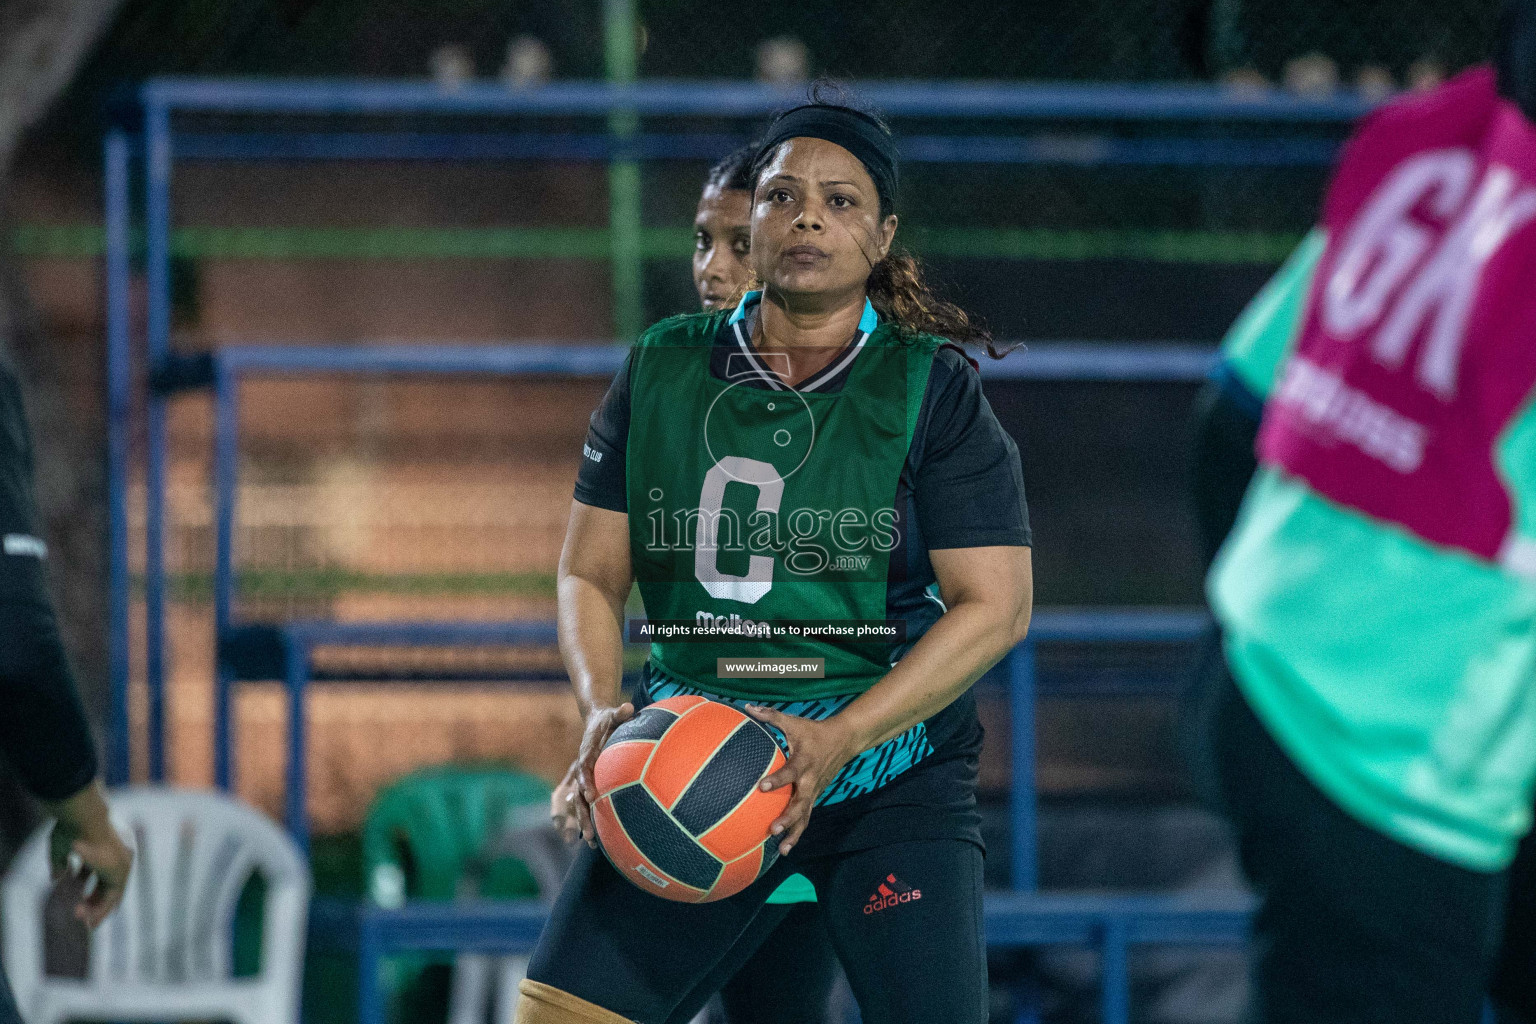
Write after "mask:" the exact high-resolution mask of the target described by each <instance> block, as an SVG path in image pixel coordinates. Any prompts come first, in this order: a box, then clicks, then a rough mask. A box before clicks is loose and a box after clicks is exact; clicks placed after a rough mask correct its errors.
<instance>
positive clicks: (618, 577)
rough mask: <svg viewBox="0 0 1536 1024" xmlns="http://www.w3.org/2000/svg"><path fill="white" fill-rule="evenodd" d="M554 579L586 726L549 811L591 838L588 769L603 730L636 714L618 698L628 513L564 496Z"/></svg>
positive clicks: (566, 827) (563, 642) (564, 647)
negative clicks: (566, 518)
mask: <svg viewBox="0 0 1536 1024" xmlns="http://www.w3.org/2000/svg"><path fill="white" fill-rule="evenodd" d="M556 580H557V583H556V586H557V593H558V611H557V620H558V627H559V636H560V654H561V657H562V658H563V659H564V661H565V667H566V671H567V672H569V674H570V677H571V685H572V687H573V688H574V689H575V690H576V703H577V705H578V706H579V707H580V708H581V715H582V718H583V719H584V720H585V727H584V730H583V733H582V738H581V751H580V753H579V754H578V755H577V757H576V761H575V763H574V764H572V765H571V769H570V771H569V772H567V773H566V778H565V781H564V782H562V783H561V784H560V786H559V788H558V789H557V790H556V792H555V798H554V803H553V806H552V807H551V816H552V817H553V818H554V819H555V822H556V824H557V826H558V827H560V828H561V829H562V830H563V831H565V832H566V833H567V834H568V835H569V834H570V833H571V832H573V831H579V832H580V833H581V836H582V838H583V839H585V840H587V842H588V843H589V844H595V843H596V838H595V833H594V831H593V828H592V818H591V805H592V804H593V803H594V802H595V801H596V800H597V788H596V785H595V784H594V782H593V779H592V769H593V766H594V765H595V764H596V763H597V755H598V754H600V753H602V749H603V744H604V743H606V742H607V740H608V736H609V734H610V733H612V732H613V730H614V729H615V728H616V727H617V726H618V725H619V724H620V723H622V722H624V721H625V720H626V719H628V718H629V717H630V716H631V715H633V714H634V713H635V709H634V707H633V706H632V705H630V704H628V703H624V702H622V700H621V698H622V692H621V685H622V683H623V678H624V602H625V601H626V600H627V599H628V597H629V588H630V585H631V583H632V582H633V576H632V573H631V567H630V561H629V516H628V515H627V514H625V513H623V512H613V511H610V510H608V509H603V508H596V507H594V506H592V505H583V504H582V503H581V502H579V501H573V502H571V518H570V522H569V524H568V525H567V526H566V531H565V546H564V547H563V548H562V549H561V551H560V568H559V570H558V572H557V575H556ZM562 804H563V806H562ZM573 817H574V820H572V818H573Z"/></svg>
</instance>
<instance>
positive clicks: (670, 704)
mask: <svg viewBox="0 0 1536 1024" xmlns="http://www.w3.org/2000/svg"><path fill="white" fill-rule="evenodd" d="M708 703H710V700H709V698H708V697H700V696H699V695H698V694H696V693H691V694H683V695H681V696H678V697H667V698H666V699H665V700H658V701H656V702H655V703H653V704H647V705H646V707H652V708H666V709H667V710H668V711H670V712H672V713H673V714H674V715H680V714H682V713H683V712H684V711H687V710H688V709H689V708H696V707H698V706H699V705H700V704H708Z"/></svg>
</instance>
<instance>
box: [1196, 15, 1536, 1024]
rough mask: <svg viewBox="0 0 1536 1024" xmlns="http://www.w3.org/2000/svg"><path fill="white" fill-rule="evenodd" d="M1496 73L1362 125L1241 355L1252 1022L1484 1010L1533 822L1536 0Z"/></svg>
mask: <svg viewBox="0 0 1536 1024" xmlns="http://www.w3.org/2000/svg"><path fill="white" fill-rule="evenodd" d="M1496 63H1497V67H1496V68H1476V69H1473V70H1471V71H1468V72H1466V73H1465V74H1463V75H1461V76H1460V77H1458V78H1457V79H1455V80H1453V81H1452V82H1450V83H1448V84H1447V85H1446V86H1444V87H1443V88H1440V89H1438V90H1435V91H1434V92H1432V93H1428V94H1424V95H1419V96H1414V97H1410V98H1407V99H1405V100H1402V101H1400V102H1397V103H1394V104H1391V105H1389V106H1387V107H1384V108H1383V109H1381V110H1379V111H1378V112H1376V113H1375V114H1373V115H1371V116H1370V117H1368V118H1367V119H1366V120H1365V121H1364V122H1363V123H1362V125H1361V126H1360V129H1359V131H1358V132H1357V133H1356V135H1355V136H1354V138H1353V139H1351V141H1350V142H1349V144H1348V146H1347V147H1346V149H1345V151H1344V153H1343V155H1342V157H1341V160H1340V162H1339V165H1338V168H1337V171H1336V175H1335V178H1334V181H1333V184H1332V186H1331V188H1330V190H1329V194H1328V197H1327V200H1326V202H1325V205H1324V212H1323V216H1322V219H1321V224H1320V227H1319V230H1318V231H1317V232H1314V234H1313V235H1312V236H1310V237H1309V239H1308V242H1307V243H1305V244H1304V245H1303V247H1302V249H1301V250H1298V254H1297V256H1296V257H1295V258H1293V260H1292V262H1291V263H1290V264H1288V266H1287V268H1286V269H1285V270H1283V271H1282V273H1281V275H1280V276H1279V277H1277V279H1276V282H1275V283H1274V284H1273V285H1272V287H1271V289H1268V290H1267V291H1266V294H1265V295H1264V296H1261V298H1260V299H1259V300H1257V301H1256V303H1255V306H1254V307H1253V308H1251V309H1250V313H1249V314H1245V318H1244V322H1240V324H1239V326H1238V328H1235V329H1234V336H1235V339H1236V341H1235V344H1230V345H1229V348H1228V351H1227V355H1228V359H1227V362H1226V363H1225V364H1224V366H1225V371H1224V372H1225V373H1226V375H1227V377H1228V379H1229V380H1230V381H1231V382H1232V385H1233V388H1232V390H1233V392H1234V393H1236V394H1241V393H1242V392H1245V391H1246V392H1247V393H1248V398H1249V400H1250V401H1252V400H1254V399H1256V398H1258V399H1264V400H1265V401H1264V406H1263V409H1264V412H1263V425H1262V428H1261V429H1260V431H1259V435H1258V456H1259V469H1258V472H1257V474H1256V475H1255V477H1254V480H1253V483H1252V485H1251V486H1250V487H1249V489H1248V492H1247V495H1246V498H1245V499H1244V502H1243V506H1242V510H1241V512H1240V514H1239V515H1238V518H1237V524H1236V526H1235V528H1234V529H1233V532H1232V534H1231V536H1230V537H1229V538H1228V540H1227V542H1226V544H1225V545H1224V546H1223V548H1222V550H1221V553H1220V555H1219V557H1218V558H1217V561H1216V564H1215V566H1214V568H1213V569H1212V572H1211V577H1210V581H1209V594H1210V599H1211V606H1212V609H1213V611H1214V613H1215V615H1216V618H1217V621H1218V623H1219V624H1220V626H1221V630H1222V634H1223V650H1224V654H1225V662H1226V667H1227V668H1228V669H1230V680H1231V681H1230V682H1229V683H1227V684H1226V685H1225V686H1224V688H1222V689H1220V690H1219V691H1218V692H1217V693H1216V694H1215V696H1214V699H1213V700H1212V702H1211V705H1210V708H1209V711H1210V715H1209V720H1208V726H1209V739H1210V740H1211V753H1212V762H1211V763H1212V765H1213V766H1214V768H1215V771H1216V781H1217V783H1218V788H1219V797H1220V799H1221V801H1222V803H1223V806H1224V808H1225V810H1226V811H1227V813H1228V814H1229V816H1230V817H1231V818H1232V820H1233V822H1234V824H1235V826H1236V828H1237V832H1238V838H1239V841H1240V844H1241V853H1242V858H1243V864H1244V868H1245V870H1246V871H1247V873H1248V875H1249V877H1250V879H1251V880H1252V881H1253V883H1254V885H1255V887H1256V888H1257V889H1258V891H1259V894H1260V896H1261V898H1262V900H1263V905H1262V910H1261V912H1260V914H1259V916H1258V919H1257V922H1256V925H1255V928H1256V932H1257V938H1258V940H1259V941H1258V943H1257V949H1258V957H1257V964H1256V981H1257V985H1256V992H1255V1011H1256V1012H1255V1017H1256V1019H1257V1020H1260V1021H1265V1022H1302V1021H1329V1022H1333V1024H1351V1022H1365V1021H1381V1022H1387V1021H1391V1022H1394V1024H1400V1022H1418V1021H1422V1022H1425V1024H1429V1022H1437V1024H1453V1022H1461V1021H1465V1022H1467V1024H1472V1022H1474V1021H1477V1020H1478V1019H1479V1016H1480V1014H1481V1013H1482V1007H1483V1002H1484V992H1485V991H1486V989H1487V985H1488V981H1489V975H1490V972H1491V968H1492V964H1493V960H1494V956H1495V952H1496V950H1497V948H1498V943H1499V938H1500V930H1501V924H1502V919H1503V911H1504V892H1505V885H1506V875H1507V869H1508V867H1509V864H1510V861H1511V859H1512V858H1513V857H1514V854H1515V848H1516V844H1517V843H1518V842H1519V840H1520V838H1521V836H1522V835H1523V834H1524V833H1525V832H1526V831H1527V830H1528V829H1529V827H1530V823H1531V788H1532V781H1533V778H1536V687H1533V685H1532V684H1533V683H1536V412H1533V402H1532V398H1533V392H1536V124H1533V117H1536V0H1518V2H1515V3H1511V4H1509V5H1508V9H1507V10H1506V13H1505V18H1504V22H1503V25H1502V40H1501V52H1500V55H1499V59H1498V61H1497V62H1496ZM1261 353H1267V354H1261ZM1287 353H1288V354H1289V357H1288V358H1286V354H1287ZM1236 404H1239V405H1240V404H1241V402H1238V403H1236ZM1219 518H1220V517H1219V516H1207V520H1208V521H1211V522H1215V521H1216V520H1219Z"/></svg>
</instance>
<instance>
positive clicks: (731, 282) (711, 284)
mask: <svg viewBox="0 0 1536 1024" xmlns="http://www.w3.org/2000/svg"><path fill="white" fill-rule="evenodd" d="M751 249H752V193H750V192H748V191H747V190H745V189H739V188H721V187H720V186H719V185H705V186H704V194H703V195H701V196H699V210H698V213H696V214H694V217H693V286H694V287H695V288H697V289H698V291H699V301H700V302H702V303H703V304H704V308H705V309H720V308H722V307H724V306H727V305H729V304H730V302H731V300H732V299H733V298H735V297H736V296H738V295H739V294H740V293H741V291H742V289H744V288H745V287H746V286H747V282H748V281H750V280H751V278H752V266H751V264H750V263H749V262H748V254H749V253H750V252H751Z"/></svg>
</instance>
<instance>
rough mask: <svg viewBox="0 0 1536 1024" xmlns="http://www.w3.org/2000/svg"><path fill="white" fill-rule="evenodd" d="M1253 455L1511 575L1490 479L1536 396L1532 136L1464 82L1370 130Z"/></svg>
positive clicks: (1479, 76)
mask: <svg viewBox="0 0 1536 1024" xmlns="http://www.w3.org/2000/svg"><path fill="white" fill-rule="evenodd" d="M1323 224H1324V226H1325V227H1326V228H1327V231H1328V244H1327V248H1326V250H1325V252H1324V253H1323V256H1322V258H1321V260H1320V262H1319V264H1318V267H1317V272H1316V275H1315V277H1314V278H1313V281H1312V290H1311V293H1310V294H1309V296H1308V308H1307V313H1306V318H1305V320H1304V321H1303V325H1302V329H1301V335H1300V338H1299V340H1298V342H1297V347H1296V351H1295V354H1294V355H1293V356H1292V357H1291V359H1290V361H1289V362H1288V364H1287V365H1286V367H1285V370H1284V372H1283V375H1282V377H1281V380H1280V382H1279V383H1278V385H1277V386H1276V388H1275V391H1274V393H1273V395H1272V397H1271V399H1270V402H1269V404H1268V406H1267V408H1266V411H1265V416H1264V424H1263V427H1262V429H1261V431H1260V435H1259V455H1260V458H1261V459H1262V460H1263V461H1264V462H1265V463H1266V464H1268V465H1273V466H1278V467H1280V468H1282V469H1284V470H1285V471H1286V472H1287V473H1289V474H1290V475H1292V476H1295V477H1299V478H1301V479H1302V480H1305V481H1306V482H1307V484H1308V485H1309V486H1310V487H1311V488H1312V489H1313V490H1315V491H1317V492H1318V493H1319V494H1322V495H1324V496H1326V497H1328V498H1330V499H1332V500H1333V501H1335V502H1338V503H1340V504H1343V505H1346V506H1349V507H1352V508H1355V509H1358V510H1360V511H1361V512H1364V513H1366V514H1368V515H1370V516H1373V517H1375V518H1377V519H1382V520H1386V521H1388V522H1393V523H1397V524H1399V525H1401V526H1403V527H1405V528H1407V529H1408V530H1410V531H1412V532H1413V533H1415V534H1417V535H1418V536H1420V537H1422V538H1424V539H1425V540H1428V541H1432V542H1434V543H1436V544H1442V545H1447V546H1450V547H1455V548H1459V549H1462V550H1464V551H1467V552H1470V553H1472V554H1474V555H1477V556H1480V557H1482V558H1485V559H1490V560H1502V561H1504V562H1505V563H1506V564H1509V565H1510V567H1511V568H1516V569H1520V570H1521V571H1530V569H1532V568H1536V565H1527V564H1526V563H1527V562H1536V558H1533V556H1532V553H1531V552H1532V551H1536V548H1533V547H1532V546H1531V545H1529V544H1527V545H1523V546H1522V545H1518V544H1515V545H1509V544H1508V542H1509V541H1510V524H1511V519H1512V516H1511V505H1512V503H1511V499H1510V495H1509V494H1508V491H1507V488H1506V486H1505V484H1504V481H1503V480H1501V479H1500V477H1499V473H1498V471H1497V469H1496V467H1495V461H1494V459H1495V451H1496V448H1497V444H1498V441H1499V438H1500V435H1501V434H1502V432H1503V431H1504V429H1505V427H1506V426H1508V424H1509V423H1510V422H1511V420H1512V419H1513V418H1514V417H1515V416H1516V415H1517V414H1518V413H1519V412H1521V411H1522V409H1523V408H1524V406H1525V404H1526V402H1527V400H1528V398H1529V396H1530V394H1531V389H1532V385H1533V383H1536V230H1533V226H1536V128H1533V126H1532V125H1531V123H1530V122H1528V121H1526V120H1525V118H1524V117H1523V116H1522V115H1521V113H1520V111H1519V109H1518V108H1516V107H1515V106H1514V105H1513V104H1511V103H1509V102H1507V101H1505V100H1502V99H1500V98H1499V96H1498V95H1497V93H1496V92H1495V89H1494V76H1493V72H1492V71H1491V70H1489V69H1487V68H1478V69H1474V70H1472V71H1469V72H1467V73H1465V74H1463V75H1461V76H1459V77H1457V78H1456V79H1455V80H1453V81H1451V82H1450V83H1448V84H1447V85H1446V86H1444V87H1443V88H1441V89H1438V90H1436V91H1434V92H1433V93H1430V94H1428V95H1426V96H1422V97H1414V98H1411V99H1408V100H1405V101H1403V102H1399V103H1395V104H1392V105H1391V106H1389V107H1387V108H1384V109H1383V110H1380V111H1378V112H1377V113H1375V114H1373V115H1372V116H1371V117H1369V118H1368V119H1367V120H1366V122H1365V123H1364V125H1363V126H1362V128H1361V129H1360V131H1359V132H1358V133H1357V134H1356V135H1355V137H1354V138H1353V139H1352V140H1351V141H1350V142H1349V144H1348V145H1347V146H1346V147H1345V150H1344V155H1343V157H1342V159H1341V161H1340V164H1339V167H1338V171H1337V173H1336V176H1335V178H1334V182H1333V185H1332V187H1331V188H1330V190H1329V193H1328V198H1327V201H1326V205H1325V210H1324V214H1323Z"/></svg>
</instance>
